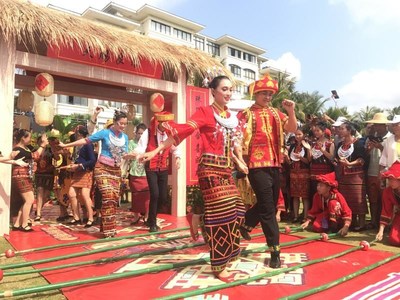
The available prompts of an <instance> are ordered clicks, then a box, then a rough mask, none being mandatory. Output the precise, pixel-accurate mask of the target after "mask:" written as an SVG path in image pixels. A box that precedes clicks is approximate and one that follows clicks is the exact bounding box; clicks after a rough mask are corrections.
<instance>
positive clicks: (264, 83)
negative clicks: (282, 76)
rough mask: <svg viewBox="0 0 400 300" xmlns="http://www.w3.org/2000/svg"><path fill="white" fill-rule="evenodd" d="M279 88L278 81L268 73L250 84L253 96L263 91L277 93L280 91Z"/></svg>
mask: <svg viewBox="0 0 400 300" xmlns="http://www.w3.org/2000/svg"><path fill="white" fill-rule="evenodd" d="M278 90H279V87H278V81H276V80H274V79H272V78H271V76H269V75H268V74H267V75H266V76H264V77H263V78H261V79H259V80H257V81H255V82H253V83H252V84H250V85H249V92H250V95H251V96H252V95H253V94H257V93H258V92H263V91H271V92H273V93H274V94H275V93H276V92H278Z"/></svg>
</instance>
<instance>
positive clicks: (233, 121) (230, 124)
mask: <svg viewBox="0 0 400 300" xmlns="http://www.w3.org/2000/svg"><path fill="white" fill-rule="evenodd" d="M214 118H215V120H216V121H217V122H218V123H219V124H220V125H221V126H223V127H226V128H229V129H233V128H236V127H237V126H238V125H239V120H238V118H237V117H236V116H234V115H233V114H230V117H229V118H226V119H225V118H221V117H220V116H219V115H218V114H217V113H216V112H215V111H214Z"/></svg>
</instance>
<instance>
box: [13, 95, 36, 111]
mask: <svg viewBox="0 0 400 300" xmlns="http://www.w3.org/2000/svg"><path fill="white" fill-rule="evenodd" d="M34 102H35V96H34V95H33V93H32V92H31V91H28V90H22V91H21V92H20V93H19V96H18V100H17V109H19V110H21V111H25V112H27V111H32V109H33V103H34Z"/></svg>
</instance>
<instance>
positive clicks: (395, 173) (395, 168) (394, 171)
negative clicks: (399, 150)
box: [382, 160, 400, 179]
mask: <svg viewBox="0 0 400 300" xmlns="http://www.w3.org/2000/svg"><path fill="white" fill-rule="evenodd" d="M382 177H384V178H394V179H400V161H398V160H396V161H395V162H394V163H393V165H392V166H391V167H390V168H389V169H388V170H387V171H386V172H383V173H382Z"/></svg>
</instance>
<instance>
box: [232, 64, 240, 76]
mask: <svg viewBox="0 0 400 300" xmlns="http://www.w3.org/2000/svg"><path fill="white" fill-rule="evenodd" d="M229 66H230V67H231V72H232V74H233V75H235V76H236V77H241V76H242V69H241V68H240V67H239V66H237V65H229Z"/></svg>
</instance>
